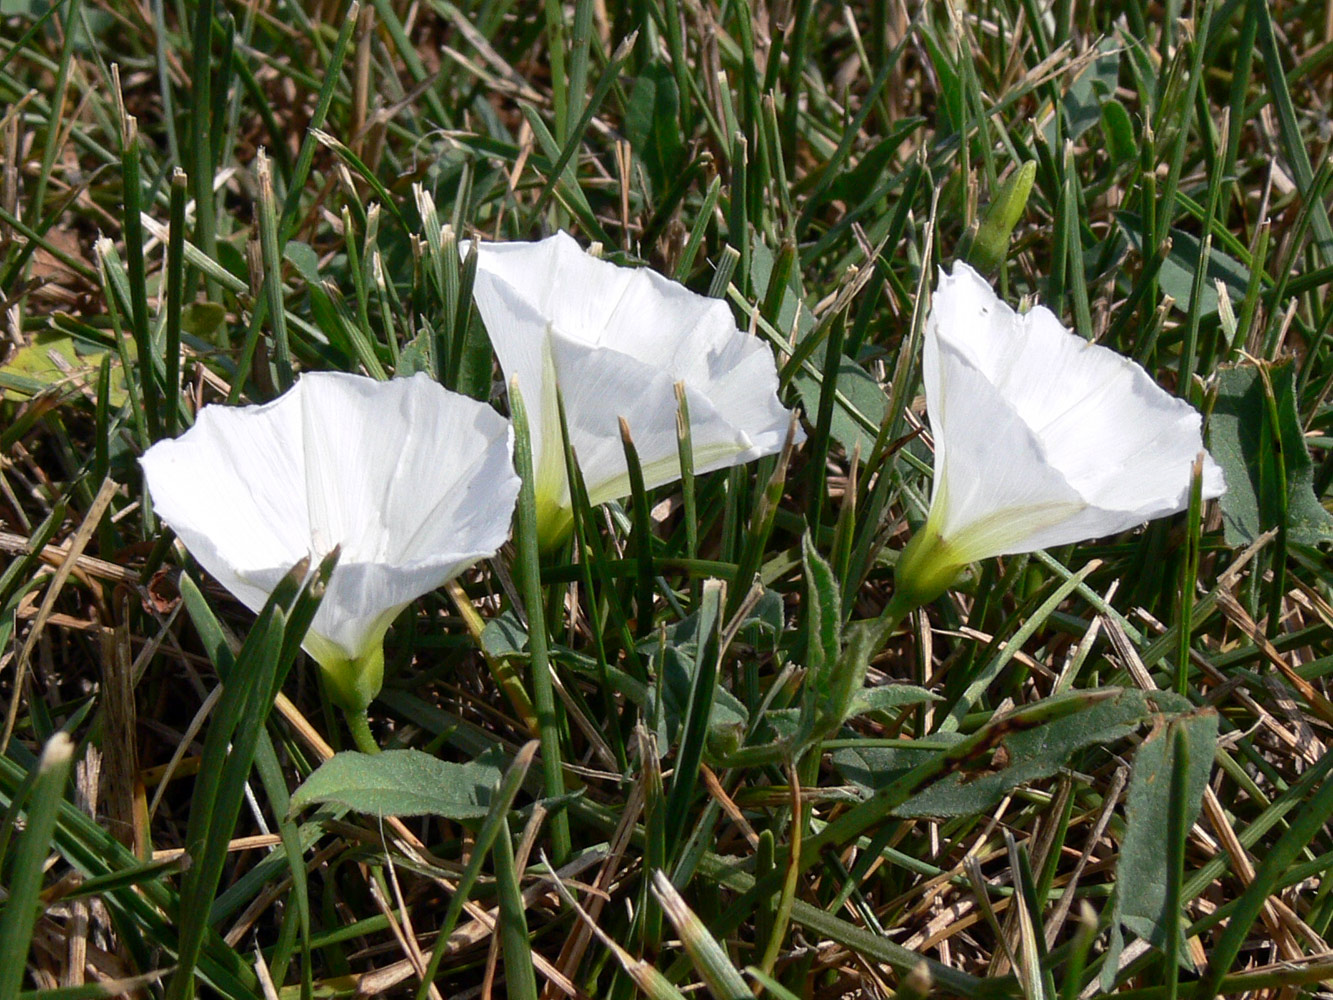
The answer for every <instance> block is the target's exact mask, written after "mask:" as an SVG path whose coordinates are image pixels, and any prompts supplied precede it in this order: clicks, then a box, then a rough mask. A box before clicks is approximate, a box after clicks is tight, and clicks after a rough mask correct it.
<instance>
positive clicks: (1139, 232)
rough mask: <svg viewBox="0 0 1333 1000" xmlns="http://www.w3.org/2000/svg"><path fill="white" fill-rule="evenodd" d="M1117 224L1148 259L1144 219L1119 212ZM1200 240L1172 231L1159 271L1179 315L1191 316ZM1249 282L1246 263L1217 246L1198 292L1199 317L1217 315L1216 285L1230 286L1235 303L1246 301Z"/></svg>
mask: <svg viewBox="0 0 1333 1000" xmlns="http://www.w3.org/2000/svg"><path fill="white" fill-rule="evenodd" d="M1115 218H1116V222H1118V223H1119V224H1120V228H1121V229H1122V230H1123V231H1124V233H1125V235H1126V236H1128V237H1129V242H1130V243H1131V244H1132V245H1133V247H1134V249H1135V250H1137V251H1138V253H1139V255H1140V256H1142V257H1145V258H1146V257H1148V256H1149V251H1146V250H1144V244H1143V220H1142V218H1140V217H1139V216H1138V215H1135V214H1134V213H1133V212H1117V213H1116V217H1115ZM1199 252H1200V245H1199V238H1198V237H1197V236H1194V235H1192V234H1190V233H1187V232H1185V231H1184V230H1182V229H1172V230H1171V252H1170V253H1169V254H1167V257H1166V260H1164V261H1162V268H1161V270H1160V271H1158V272H1157V280H1158V282H1159V284H1160V285H1161V288H1162V292H1163V293H1164V294H1166V295H1170V296H1171V298H1172V299H1174V300H1175V308H1176V310H1177V311H1178V312H1181V313H1185V314H1188V313H1189V311H1190V299H1191V297H1192V296H1193V294H1194V274H1195V272H1196V271H1197V270H1198V269H1199ZM1249 280H1250V272H1249V269H1248V268H1247V267H1245V265H1244V264H1242V263H1240V261H1238V260H1236V259H1235V258H1234V257H1230V256H1228V255H1227V254H1225V253H1223V252H1222V251H1221V250H1219V249H1218V248H1217V247H1216V246H1214V247H1213V248H1212V250H1211V252H1210V253H1209V257H1208V273H1207V280H1206V281H1205V282H1204V283H1203V287H1202V288H1201V289H1200V291H1199V316H1200V317H1208V316H1213V315H1216V313H1217V282H1219V281H1220V282H1222V284H1224V285H1226V286H1227V293H1228V294H1229V295H1230V296H1231V299H1232V301H1234V302H1240V301H1243V300H1244V299H1245V289H1246V286H1247V285H1248V283H1249Z"/></svg>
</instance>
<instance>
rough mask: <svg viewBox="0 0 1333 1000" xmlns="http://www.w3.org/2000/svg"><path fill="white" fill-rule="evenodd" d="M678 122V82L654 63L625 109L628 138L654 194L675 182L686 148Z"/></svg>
mask: <svg viewBox="0 0 1333 1000" xmlns="http://www.w3.org/2000/svg"><path fill="white" fill-rule="evenodd" d="M679 119H680V93H679V92H678V91H677V89H676V81H675V78H674V77H673V76H672V74H671V70H670V69H669V68H668V67H666V66H664V65H662V63H660V62H658V61H656V60H654V61H652V62H650V63H648V65H646V66H644V68H643V69H642V70H641V71H640V74H639V78H638V79H637V80H635V81H634V90H633V91H632V92H631V93H630V99H629V105H628V106H627V107H626V108H625V136H626V138H628V139H629V143H630V146H632V147H633V148H634V151H635V152H636V153H638V154H639V159H640V160H641V161H642V162H643V164H644V166H645V167H646V168H647V170H648V177H649V179H650V180H651V181H652V183H653V190H654V191H658V192H662V191H665V190H666V189H667V187H668V186H669V185H670V184H671V181H672V180H673V179H674V175H675V173H676V169H677V165H678V163H679V159H680V152H681V149H682V147H683V145H684V143H683V140H682V138H681V133H680V122H679Z"/></svg>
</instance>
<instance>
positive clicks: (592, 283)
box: [474, 233, 791, 511]
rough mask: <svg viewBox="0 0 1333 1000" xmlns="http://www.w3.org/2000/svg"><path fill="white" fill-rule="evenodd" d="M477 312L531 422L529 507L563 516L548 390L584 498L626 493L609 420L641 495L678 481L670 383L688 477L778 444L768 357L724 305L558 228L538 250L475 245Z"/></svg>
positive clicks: (779, 427)
mask: <svg viewBox="0 0 1333 1000" xmlns="http://www.w3.org/2000/svg"><path fill="white" fill-rule="evenodd" d="M474 291H475V295H476V300H477V308H478V309H479V311H480V312H481V316H482V319H483V320H484V321H485V323H486V330H487V332H488V333H489V335H490V339H491V343H492V345H493V346H494V347H495V353H496V355H497V356H498V357H499V359H500V367H501V368H503V369H504V373H505V379H506V382H507V381H508V380H509V379H512V378H515V377H517V378H518V384H519V387H520V389H521V391H522V392H523V395H524V401H525V402H526V404H527V409H528V412H529V415H530V420H531V421H532V437H533V442H532V444H533V460H534V469H535V470H536V489H537V494H538V498H539V502H540V501H541V500H542V499H543V498H544V499H545V500H546V501H547V502H548V503H550V504H552V505H554V506H556V507H558V508H561V509H563V510H566V511H567V510H568V508H569V507H570V500H569V487H568V484H567V483H566V481H565V470H564V459H563V456H562V451H561V440H560V427H559V417H558V413H557V410H556V401H555V386H556V385H557V384H558V385H559V388H560V393H561V395H562V397H563V399H564V405H565V415H566V417H567V419H568V422H569V434H570V438H571V442H572V444H573V446H574V450H575V452H576V453H577V455H578V459H579V467H580V469H581V471H582V473H583V477H584V480H585V481H586V482H587V484H588V494H589V499H590V500H591V501H592V502H593V503H594V504H596V503H601V502H603V501H606V500H611V499H614V498H615V497H618V496H623V495H625V494H626V493H628V492H629V480H628V473H627V470H626V466H625V456H624V451H623V449H622V447H621V442H620V430H619V418H621V417H623V418H624V419H625V421H626V422H627V423H628V424H629V427H630V432H631V433H632V434H633V436H634V444H635V447H636V448H637V450H638V453H639V460H640V462H641V463H642V465H643V472H644V480H645V485H646V486H647V487H648V488H650V489H651V488H652V487H654V486H661V485H663V484H664V483H669V482H671V481H672V480H674V479H676V478H678V477H679V476H680V465H679V461H678V458H677V455H678V452H677V445H676V409H677V404H676V396H675V384H676V383H677V382H683V383H684V384H685V392H686V399H687V401H688V404H689V410H690V433H691V439H692V442H693V445H694V466H695V470H696V471H697V472H709V471H712V470H713V469H720V468H723V467H725V466H729V465H739V464H741V463H743V462H748V461H750V460H752V459H755V458H758V457H759V456H761V455H769V454H772V453H774V452H777V451H779V450H780V449H781V448H782V444H783V441H784V440H785V438H786V433H787V425H788V422H789V420H790V416H791V415H790V413H789V412H788V411H787V410H786V409H785V408H784V407H783V406H782V404H781V403H780V402H778V397H777V385H778V382H777V371H776V369H775V367H774V364H773V355H772V353H771V352H770V351H769V349H768V348H767V347H766V346H764V345H763V344H762V343H760V342H759V341H758V340H757V339H756V338H754V337H749V336H746V335H745V334H743V333H741V332H740V330H738V329H737V328H736V323H735V321H734V320H733V319H732V316H731V310H730V309H728V308H727V306H726V303H724V302H721V301H719V300H717V299H710V298H707V297H705V296H702V295H696V294H695V293H693V292H691V291H689V290H688V289H687V288H685V287H684V286H683V285H680V284H677V283H676V282H674V281H668V280H667V279H666V278H664V277H662V276H661V275H659V274H657V273H655V272H653V271H651V270H648V269H646V268H628V267H619V266H617V265H615V264H612V263H609V262H607V261H602V260H598V259H597V258H595V257H592V256H590V255H589V254H587V253H585V252H584V251H583V250H582V249H581V248H580V247H579V245H578V244H577V243H576V242H575V241H574V239H573V238H572V237H570V236H568V235H567V234H565V233H559V234H557V235H555V236H552V237H551V238H549V239H546V240H542V241H541V242H540V243H483V244H481V246H480V250H479V259H478V261H477V278H476V284H475V288H474Z"/></svg>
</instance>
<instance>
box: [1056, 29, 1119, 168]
mask: <svg viewBox="0 0 1333 1000" xmlns="http://www.w3.org/2000/svg"><path fill="white" fill-rule="evenodd" d="M1098 48H1099V49H1100V51H1101V54H1100V55H1098V56H1097V58H1095V59H1093V60H1092V62H1090V63H1089V64H1088V65H1087V67H1086V68H1085V69H1084V70H1083V72H1082V73H1080V74H1079V75H1078V76H1077V77H1075V78H1074V82H1073V83H1072V84H1070V86H1069V90H1068V92H1067V93H1066V94H1065V99H1064V106H1065V107H1064V110H1065V125H1066V127H1065V137H1066V138H1068V139H1077V138H1078V137H1079V136H1081V135H1082V134H1083V133H1084V132H1086V131H1087V130H1088V129H1090V128H1092V127H1093V126H1094V125H1096V124H1097V123H1098V122H1100V121H1101V120H1102V102H1103V101H1105V100H1107V99H1108V98H1110V97H1111V96H1112V95H1114V94H1115V88H1116V85H1117V83H1118V82H1119V79H1120V45H1119V43H1118V42H1116V41H1115V40H1113V39H1110V38H1104V39H1102V41H1101V43H1100V45H1099V46H1098ZM1054 142H1055V122H1054V120H1052V121H1051V122H1050V123H1049V124H1047V126H1046V144H1047V145H1048V146H1050V145H1053V144H1054Z"/></svg>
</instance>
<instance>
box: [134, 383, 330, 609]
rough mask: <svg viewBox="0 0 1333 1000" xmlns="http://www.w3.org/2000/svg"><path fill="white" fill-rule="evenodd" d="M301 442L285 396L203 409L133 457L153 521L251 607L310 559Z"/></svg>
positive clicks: (291, 401) (293, 402) (294, 406)
mask: <svg viewBox="0 0 1333 1000" xmlns="http://www.w3.org/2000/svg"><path fill="white" fill-rule="evenodd" d="M300 442H301V431H300V409H299V402H298V400H297V399H296V398H295V397H293V396H291V395H290V394H288V395H286V396H282V397H280V398H279V399H276V400H274V401H273V402H271V403H267V404H265V405H263V406H253V407H244V408H240V407H225V406H207V407H204V409H203V410H201V411H200V413H199V415H198V417H197V418H196V420H195V423H194V426H193V427H192V428H191V429H190V430H189V431H188V432H186V433H185V434H184V435H182V436H181V437H179V438H176V439H175V440H169V441H159V442H158V443H157V444H155V445H153V447H151V448H149V449H148V451H147V452H145V453H144V455H143V457H142V458H140V459H139V462H140V464H141V465H142V467H143V471H144V479H145V481H146V482H147V484H148V488H149V492H150V493H151V495H152V499H153V507H154V509H155V510H156V512H157V514H158V516H159V517H161V518H162V519H163V520H164V521H166V522H167V523H168V524H169V525H171V527H172V529H173V530H175V532H176V534H177V535H178V536H180V538H181V540H182V541H183V542H184V543H185V545H186V547H187V548H188V549H189V550H190V552H191V554H192V555H193V556H194V558H195V559H196V560H198V562H199V564H200V565H201V566H203V568H204V569H206V570H207V571H208V572H209V574H210V575H212V576H213V577H214V578H215V579H217V581H218V582H219V583H221V584H222V585H223V586H224V587H226V588H227V589H228V590H229V591H231V593H232V594H234V595H235V596H236V598H237V599H238V600H240V601H241V603H242V604H244V605H245V606H246V607H248V608H249V609H250V610H252V611H259V609H260V608H262V607H263V606H264V602H265V601H266V600H267V599H268V594H269V592H270V591H271V590H272V589H273V587H274V586H276V585H277V582H278V580H280V579H281V578H282V576H283V574H284V573H286V572H287V570H289V569H291V567H292V566H293V565H294V564H295V563H296V562H297V561H298V560H300V559H303V558H305V556H307V555H309V554H310V549H309V537H310V529H309V522H308V517H307V513H306V508H305V474H304V469H303V467H302V463H301V457H300V452H301V448H300Z"/></svg>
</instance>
